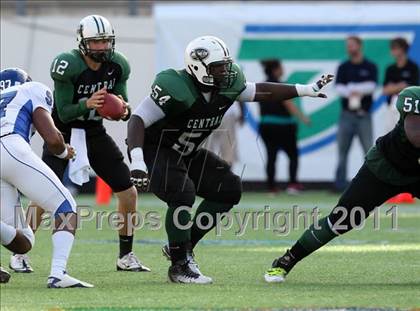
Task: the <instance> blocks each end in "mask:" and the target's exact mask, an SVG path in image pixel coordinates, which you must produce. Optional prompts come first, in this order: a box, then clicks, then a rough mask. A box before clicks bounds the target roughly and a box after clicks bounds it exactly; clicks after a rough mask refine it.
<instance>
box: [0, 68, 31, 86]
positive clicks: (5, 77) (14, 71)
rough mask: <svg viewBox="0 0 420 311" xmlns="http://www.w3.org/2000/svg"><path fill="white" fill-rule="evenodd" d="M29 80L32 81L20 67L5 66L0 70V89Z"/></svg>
mask: <svg viewBox="0 0 420 311" xmlns="http://www.w3.org/2000/svg"><path fill="white" fill-rule="evenodd" d="M30 81H32V79H31V77H30V76H29V75H28V74H27V73H26V72H25V71H24V70H22V69H20V68H7V69H4V70H2V71H0V91H3V90H5V89H7V88H8V87H11V86H15V85H19V84H23V83H25V82H30Z"/></svg>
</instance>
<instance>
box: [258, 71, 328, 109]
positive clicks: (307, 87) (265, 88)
mask: <svg viewBox="0 0 420 311" xmlns="http://www.w3.org/2000/svg"><path fill="white" fill-rule="evenodd" d="M333 77H334V76H333V75H331V74H327V75H323V76H322V77H321V78H320V79H319V80H318V81H317V82H315V83H312V84H294V85H293V84H284V83H270V82H263V83H256V85H255V97H254V101H256V102H277V101H283V100H286V99H291V98H294V97H300V96H309V97H322V98H326V97H327V95H325V94H324V93H321V92H320V91H321V89H322V88H323V87H324V86H325V85H327V84H328V83H330V82H331V81H332V80H333Z"/></svg>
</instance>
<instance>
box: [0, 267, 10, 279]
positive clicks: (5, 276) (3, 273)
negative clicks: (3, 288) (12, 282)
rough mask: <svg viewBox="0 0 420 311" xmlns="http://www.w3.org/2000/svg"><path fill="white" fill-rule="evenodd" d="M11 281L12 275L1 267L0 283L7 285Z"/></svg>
mask: <svg viewBox="0 0 420 311" xmlns="http://www.w3.org/2000/svg"><path fill="white" fill-rule="evenodd" d="M9 279H10V273H9V272H7V271H6V270H4V269H3V267H1V266H0V283H7V282H9Z"/></svg>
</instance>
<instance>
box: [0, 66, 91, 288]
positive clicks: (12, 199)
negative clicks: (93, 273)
mask: <svg viewBox="0 0 420 311" xmlns="http://www.w3.org/2000/svg"><path fill="white" fill-rule="evenodd" d="M0 89H1V99H0V134H1V135H0V137H1V138H0V149H1V170H0V172H1V206H0V211H1V213H0V219H1V222H0V240H1V244H2V245H3V246H5V247H6V248H7V249H9V250H11V251H12V252H14V253H18V254H24V253H26V252H28V251H29V250H30V249H31V248H32V245H33V243H34V240H35V238H34V235H33V232H32V230H31V229H30V228H29V227H28V226H27V224H26V223H25V221H21V220H20V219H21V217H20V216H19V215H17V214H18V213H20V214H21V215H23V212H22V207H21V204H20V197H19V192H20V193H22V194H23V195H25V196H26V197H27V198H29V199H30V200H31V201H33V202H35V203H36V204H39V205H42V206H43V207H44V208H45V209H46V210H48V211H49V212H51V213H52V214H53V215H54V216H55V230H54V231H53V235H52V241H53V258H52V264H51V273H50V276H49V277H48V283H47V286H48V287H49V288H63V287H92V285H91V284H88V283H85V282H82V281H80V280H77V279H75V278H73V277H71V276H69V275H68V274H67V273H66V265H67V259H68V257H69V254H70V251H71V248H72V245H73V241H74V233H75V230H76V222H77V215H76V202H75V201H74V199H73V197H72V196H71V194H70V192H69V191H68V190H67V189H66V188H65V187H64V186H63V184H62V183H61V181H60V180H59V179H58V177H57V176H56V175H55V174H54V173H53V171H52V170H51V169H50V168H49V167H48V166H47V165H46V164H45V163H44V162H43V161H42V160H41V159H40V158H39V157H38V156H37V155H36V154H35V153H34V152H33V151H32V149H31V146H30V145H29V141H30V138H31V136H32V135H33V134H34V133H35V130H37V131H38V132H39V134H40V135H41V137H42V138H43V139H44V140H45V142H46V143H47V145H48V148H49V149H50V151H51V152H52V153H53V154H55V155H56V156H57V157H59V158H65V159H71V158H73V156H74V155H75V150H74V149H73V147H71V146H70V145H66V144H65V143H64V139H63V136H62V135H61V133H60V132H59V131H58V129H57V128H56V127H55V125H54V122H53V120H52V118H51V109H52V106H53V97H52V92H51V90H50V89H49V88H48V87H47V86H45V85H43V84H42V83H39V82H32V81H31V80H30V78H29V76H28V74H27V73H26V72H24V71H23V70H21V69H18V68H11V69H5V70H2V71H1V72H0ZM4 272H5V271H4V270H1V274H2V275H4V274H3V273H4ZM1 279H2V277H0V280H1ZM3 280H4V281H7V280H8V277H7V276H6V277H5V278H4V279H3Z"/></svg>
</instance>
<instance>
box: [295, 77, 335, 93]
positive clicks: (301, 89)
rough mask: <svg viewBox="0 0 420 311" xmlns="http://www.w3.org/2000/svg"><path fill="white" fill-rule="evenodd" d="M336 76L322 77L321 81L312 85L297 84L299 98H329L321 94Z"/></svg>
mask: <svg viewBox="0 0 420 311" xmlns="http://www.w3.org/2000/svg"><path fill="white" fill-rule="evenodd" d="M333 78H334V75H332V74H327V75H322V76H321V79H319V80H318V81H316V82H315V83H312V84H296V91H297V93H298V95H299V96H310V97H322V98H327V95H325V94H324V93H320V91H321V89H322V88H323V87H324V86H326V85H327V84H328V83H330V82H331V81H332V80H333Z"/></svg>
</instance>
